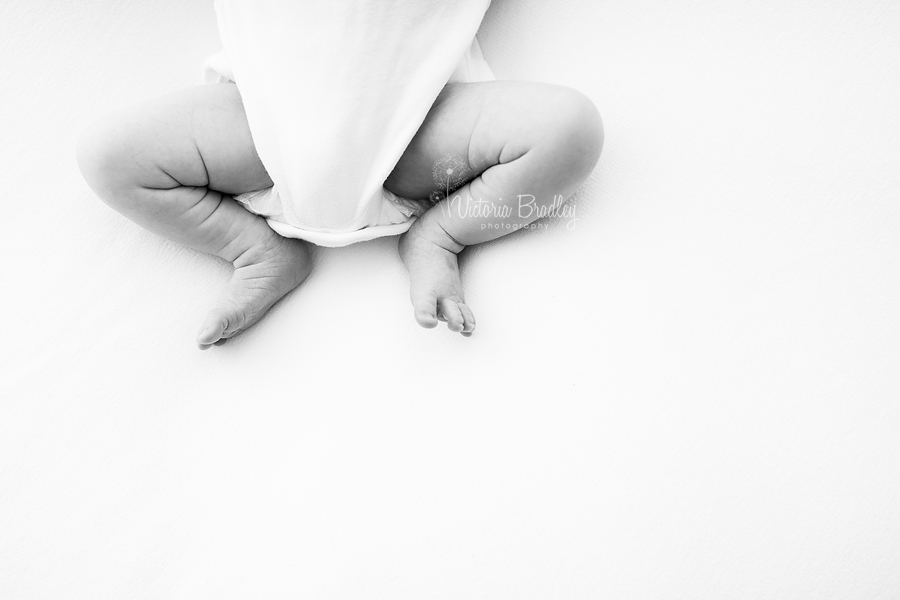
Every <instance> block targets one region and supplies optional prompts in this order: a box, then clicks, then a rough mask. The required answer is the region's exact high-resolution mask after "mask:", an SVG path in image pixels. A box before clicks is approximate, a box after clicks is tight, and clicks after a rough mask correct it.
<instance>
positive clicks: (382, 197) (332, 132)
mask: <svg viewBox="0 0 900 600" xmlns="http://www.w3.org/2000/svg"><path fill="white" fill-rule="evenodd" d="M488 4H489V2H488V0H456V1H454V2H447V1H446V0H420V1H417V2H409V1H408V0H379V1H377V2H373V1H372V0H307V1H305V2H294V1H292V0H253V1H247V0H216V3H215V7H216V16H217V21H218V30H219V37H220V38H221V40H222V45H223V46H224V48H223V50H222V52H221V53H219V54H218V55H216V56H214V57H212V58H211V59H210V60H208V61H207V63H206V65H205V67H206V71H207V76H206V78H205V79H206V80H207V81H209V80H212V81H221V80H222V79H226V80H231V81H234V82H236V83H237V86H238V88H239V89H240V91H241V99H242V101H243V104H244V109H245V110H246V112H247V121H248V122H249V124H250V132H251V134H252V136H253V141H254V144H255V146H256V151H257V153H258V154H259V157H260V160H261V161H262V163H263V165H265V167H266V171H267V172H268V173H269V176H270V177H271V178H272V181H273V182H274V184H275V185H274V186H273V187H271V188H269V189H267V190H262V191H258V192H256V191H255V193H253V194H242V195H240V196H238V197H237V198H236V199H237V200H238V201H239V202H242V203H244V204H245V206H247V207H248V208H249V209H250V210H252V211H253V212H255V213H257V214H260V215H262V216H264V217H266V218H267V221H268V222H269V225H270V226H271V227H272V228H273V229H275V231H277V232H278V233H280V234H282V235H285V236H288V237H298V238H302V239H305V240H309V241H311V242H314V243H316V244H319V245H322V246H329V247H335V246H345V245H347V244H350V243H354V242H359V241H365V240H369V239H373V238H375V237H380V236H383V235H397V234H400V233H403V232H404V231H406V230H407V229H409V226H410V225H411V224H412V221H413V220H415V218H416V217H417V216H418V215H420V214H421V213H423V212H424V211H425V210H427V208H428V207H429V206H430V205H429V204H428V203H427V202H418V203H416V202H414V201H413V200H411V199H401V198H398V197H397V196H395V195H394V194H392V193H390V192H389V191H387V190H385V189H384V188H383V187H382V185H381V184H382V183H383V182H384V181H385V180H386V179H387V178H388V175H390V173H391V171H392V170H393V169H394V166H395V165H396V164H397V161H399V160H400V156H401V155H402V154H403V151H404V150H405V149H406V147H407V146H408V145H409V142H410V140H412V138H413V136H414V135H415V134H416V131H417V130H418V129H419V125H421V124H422V121H424V119H425V115H426V114H427V113H428V110H429V109H430V108H431V106H432V104H433V103H434V100H435V98H437V95H438V93H439V92H440V91H441V88H443V86H444V85H445V84H447V83H448V82H473V81H486V80H489V79H493V75H492V74H491V70H490V68H489V67H488V66H487V64H486V63H485V61H484V60H483V59H482V57H481V51H480V49H479V46H478V43H477V42H476V41H475V40H474V37H475V32H476V31H477V29H478V26H479V24H480V23H481V21H482V19H483V18H484V13H485V10H486V9H487V7H488ZM470 64H477V65H479V66H480V67H481V68H480V69H478V70H477V71H476V70H472V69H469V68H468V67H469V65H470ZM210 71H212V72H213V73H215V74H216V76H215V77H210V76H209V72H210Z"/></svg>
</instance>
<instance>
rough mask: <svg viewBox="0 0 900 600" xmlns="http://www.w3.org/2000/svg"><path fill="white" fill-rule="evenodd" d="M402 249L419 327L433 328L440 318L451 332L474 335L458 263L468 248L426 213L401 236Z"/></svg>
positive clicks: (471, 317) (473, 321)
mask: <svg viewBox="0 0 900 600" xmlns="http://www.w3.org/2000/svg"><path fill="white" fill-rule="evenodd" d="M399 248H400V258H401V259H402V260H403V264H405V265H406V268H407V270H408V271H409V297H410V299H411V300H412V304H413V309H414V311H415V317H416V321H418V323H419V325H421V326H422V327H427V328H429V329H430V328H432V327H434V326H436V325H437V322H438V320H439V319H440V320H441V321H446V322H447V328H448V329H450V331H457V332H461V333H462V334H463V335H464V336H467V337H468V336H470V335H472V331H473V330H474V329H475V316H474V315H473V314H472V311H471V309H470V308H469V307H468V306H466V304H465V301H464V300H463V293H462V284H461V283H460V280H459V266H458V265H457V262H456V255H457V254H459V252H460V251H461V250H462V249H463V248H464V246H462V245H460V244H458V243H457V242H455V241H454V240H453V238H451V237H450V236H449V235H447V233H446V232H445V231H444V230H443V229H442V228H441V227H440V225H438V223H437V222H436V221H435V220H434V219H433V218H432V217H431V216H429V213H427V212H426V213H425V214H424V215H422V216H421V217H420V218H419V219H418V220H417V221H416V222H415V223H413V225H412V227H410V229H409V231H407V232H406V233H404V234H403V235H402V236H400V245H399Z"/></svg>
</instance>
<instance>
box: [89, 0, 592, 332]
mask: <svg viewBox="0 0 900 600" xmlns="http://www.w3.org/2000/svg"><path fill="white" fill-rule="evenodd" d="M266 2H268V3H269V6H266V7H265V10H263V9H259V8H258V7H259V6H261V5H262V4H265V2H263V0H256V2H255V3H251V2H246V3H244V4H242V3H241V2H239V1H238V0H235V1H233V2H232V1H230V0H218V1H217V3H216V10H217V14H218V18H219V30H220V33H221V34H222V37H223V44H224V45H225V50H226V51H227V56H228V58H229V59H230V60H231V61H232V62H233V64H232V65H230V66H229V67H227V68H226V69H223V70H225V71H229V72H228V73H226V75H225V76H223V77H222V78H221V79H220V80H219V81H220V82H219V83H212V84H205V85H198V86H195V87H191V88H188V89H184V90H180V91H177V92H174V93H170V94H168V95H165V96H162V97H160V98H157V99H153V100H150V101H148V102H145V103H143V104H140V105H138V106H134V107H131V108H127V109H124V110H121V111H118V112H116V113H113V114H111V115H108V116H106V117H104V118H102V119H100V120H99V121H97V122H95V123H94V124H93V125H91V126H90V127H89V128H88V129H87V130H86V131H85V132H84V133H83V134H82V136H81V137H80V139H79V143H78V147H77V160H78V164H79V167H80V168H81V172H82V173H83V175H84V178H85V180H86V181H87V183H88V184H89V185H90V187H91V188H92V189H93V190H94V192H95V193H96V194H97V195H98V196H99V197H100V198H101V199H103V200H104V201H105V202H106V203H107V204H109V205H110V206H112V207H113V208H114V209H116V210H117V211H119V212H120V213H122V214H123V215H125V216H126V217H128V218H129V219H131V220H133V221H134V222H136V223H137V224H139V225H141V226H142V227H144V228H146V229H148V230H150V231H152V232H154V233H157V234H159V235H162V236H164V237H166V238H168V239H170V240H173V241H176V242H179V243H181V244H185V245H188V246H191V247H192V248H196V249H199V250H202V251H204V252H209V253H212V254H215V255H216V256H219V257H221V258H223V259H225V260H227V261H228V262H230V263H232V264H233V266H234V273H233V275H232V278H231V281H230V282H229V283H228V285H227V286H226V287H225V288H224V290H223V292H222V294H221V295H220V298H219V300H218V301H217V302H216V304H215V306H214V307H213V308H212V310H210V311H209V313H208V314H207V316H206V319H205V320H204V322H203V324H202V327H201V328H200V331H199V333H198V335H197V344H198V345H199V346H200V348H201V349H206V348H209V347H210V346H212V345H219V344H222V343H224V342H225V341H226V340H227V339H228V338H231V337H233V336H235V335H237V334H238V333H240V332H241V331H243V330H245V329H247V328H248V327H251V326H252V325H253V324H254V323H256V322H257V321H258V320H259V319H260V318H261V317H262V316H263V315H264V314H265V313H266V311H268V310H269V308H270V307H271V306H272V305H273V304H275V303H276V302H277V301H278V300H279V299H281V298H282V297H283V296H284V295H285V294H287V293H288V292H289V291H291V290H292V289H294V288H295V287H297V286H298V285H299V284H300V283H301V282H302V281H303V280H304V279H305V278H306V277H307V275H308V274H309V272H310V268H311V260H310V250H309V244H310V243H311V241H312V242H315V243H324V245H340V244H341V243H350V242H353V241H360V240H365V239H369V238H371V237H377V235H389V234H396V233H398V232H400V231H403V233H402V234H401V235H400V239H399V252H400V257H401V259H402V261H403V263H404V265H405V266H406V268H407V270H408V271H409V280H410V298H411V300H412V305H413V310H414V316H415V320H416V321H417V322H418V323H419V325H421V326H422V327H426V328H432V327H435V326H436V325H437V323H438V321H439V320H440V321H445V322H446V323H447V327H448V328H449V329H450V331H453V332H460V333H462V335H464V336H469V335H471V334H472V332H473V330H474V329H475V316H474V314H473V312H472V310H471V308H470V307H469V306H468V305H467V304H466V303H465V300H464V296H463V288H462V284H461V282H460V276H459V269H458V267H457V255H459V253H460V252H462V251H463V250H464V249H465V248H466V247H467V246H470V245H473V244H479V243H481V242H486V241H488V240H492V239H495V238H498V237H500V236H503V235H507V234H508V233H511V232H513V231H515V230H517V229H519V228H521V227H523V226H526V225H528V224H529V223H531V222H532V221H534V220H536V219H537V218H538V217H539V216H541V215H546V214H547V212H548V210H550V211H552V210H553V209H554V208H557V207H558V206H559V205H560V204H561V203H562V201H563V200H565V199H568V198H569V197H570V196H571V195H572V194H573V193H574V192H575V190H576V189H577V188H578V187H579V186H580V185H581V184H582V183H583V182H584V180H585V179H586V178H587V176H588V175H589V174H590V173H591V171H592V170H593V168H594V166H595V165H596V163H597V161H598V159H599V156H600V150H601V146H602V143H603V129H602V124H601V120H600V116H599V114H598V112H597V109H596V108H595V106H594V104H593V103H592V102H591V101H590V100H589V99H588V98H587V97H586V96H584V95H583V94H581V93H580V92H577V91H575V90H572V89H569V88H566V87H561V86H557V85H549V84H543V83H531V82H519V81H485V80H475V81H473V80H471V79H469V80H467V79H466V78H465V77H451V78H450V79H449V80H448V79H447V74H448V72H449V71H452V70H453V68H454V63H455V62H456V61H458V60H459V59H460V55H461V54H462V53H463V51H464V50H465V48H466V47H468V46H469V44H470V43H471V42H472V39H473V37H474V31H475V29H477V27H478V23H479V22H480V20H481V17H482V16H483V14H484V10H486V8H487V0H465V1H463V0H454V2H449V1H448V2H446V3H444V4H445V5H446V6H444V5H440V3H436V2H431V3H422V2H420V3H415V2H409V1H408V0H392V1H391V0H378V1H377V2H376V0H329V1H328V2H318V3H317V2H309V3H287V2H281V3H279V2H276V1H275V0H266ZM425 4H427V5H428V6H427V7H426V8H427V11H424V10H423V11H422V12H420V13H417V12H416V10H417V7H418V6H419V5H425ZM295 5H302V6H303V8H302V10H304V11H306V13H305V14H304V15H302V17H303V19H304V20H305V22H312V21H309V19H316V21H315V22H316V23H317V24H318V25H319V26H318V27H317V28H313V29H314V30H316V31H324V32H325V33H324V34H322V36H321V38H315V37H314V36H315V35H316V34H315V31H310V32H309V34H308V35H306V36H297V40H294V39H293V38H291V39H289V40H284V39H282V40H281V41H279V40H278V38H277V36H275V35H273V34H272V32H271V27H269V25H271V21H272V19H273V18H279V19H280V20H281V21H282V22H284V21H285V20H288V19H293V18H295V17H296V15H295V14H294V13H293V12H290V11H297V10H301V9H300V8H297V6H295ZM361 5H364V8H365V9H366V11H368V12H365V13H364V14H366V15H367V16H368V18H369V19H370V22H368V23H366V24H365V28H364V29H361V30H360V31H359V32H357V33H356V34H354V35H343V36H338V40H339V43H334V45H333V46H331V47H330V48H325V50H326V51H329V52H331V54H330V55H329V54H328V52H321V53H320V54H317V55H316V56H312V55H311V52H313V51H312V50H310V48H311V47H313V48H316V52H320V51H321V50H322V44H325V43H328V42H327V40H330V39H333V37H334V36H333V35H329V32H328V29H329V27H343V28H346V27H352V26H353V23H355V22H356V21H355V20H353V19H347V18H345V17H343V16H340V15H338V16H336V15H337V14H338V12H336V11H339V10H340V9H342V8H347V9H350V8H352V9H354V10H358V9H359V8H360V6H361ZM464 5H465V6H464ZM436 6H437V7H438V8H437V9H436V8H435V7H436ZM470 9H471V10H470ZM277 10H283V11H288V12H286V13H284V14H283V15H281V16H280V17H279V16H278V15H277V13H275V12H274V11H277ZM316 10H319V13H316V14H313V13H315V11H316ZM440 10H443V11H445V12H443V13H441V14H436V12H440ZM467 10H469V13H466V11H467ZM254 11H256V12H254ZM273 14H274V15H275V16H273ZM355 14H356V13H354V15H355ZM339 17H340V18H339ZM254 19H255V20H256V21H258V22H260V23H263V22H264V23H266V24H267V30H266V31H265V32H264V33H260V35H258V36H256V37H254V35H253V29H252V25H253V23H254ZM454 19H455V20H454ZM371 20H374V21H376V22H377V25H378V27H380V28H381V29H380V30H379V35H377V36H376V35H369V34H368V33H367V32H370V31H371V30H372V29H373V27H372V23H371ZM410 23H414V24H415V27H410ZM429 23H435V27H438V26H439V27H440V31H439V33H440V35H433V34H434V33H435V32H436V31H437V30H435V31H429V29H428V27H429ZM391 27H397V28H399V29H401V30H402V31H403V32H405V33H406V35H405V36H404V35H391V33H390V32H387V33H385V32H384V31H383V29H384V28H391ZM332 33H333V32H332ZM311 40H312V41H311ZM242 44H243V45H242ZM249 44H256V45H254V46H252V47H250V46H248V45H249ZM265 44H281V46H278V47H274V46H272V47H268V46H266V45H265ZM290 44H295V45H296V44H307V46H303V47H302V48H301V47H300V46H296V47H290ZM309 44H313V46H309ZM367 44H368V45H367ZM285 45H287V46H285ZM301 50H302V51H303V52H306V53H308V54H310V55H304V54H303V53H300V52H301ZM337 53H342V56H339V57H336V58H335V59H334V60H333V61H332V62H331V64H328V65H326V66H327V69H325V70H324V71H323V67H322V64H323V61H324V62H325V63H327V62H328V60H327V58H328V56H337ZM348 55H349V56H350V58H351V59H352V60H347V56H348ZM304 57H305V58H306V59H307V60H306V61H304ZM451 59H452V60H451ZM278 60H290V61H291V62H290V63H285V65H286V66H285V68H284V69H281V70H280V71H279V70H276V69H272V68H271V65H272V64H277V61H278ZM254 61H257V62H254ZM263 61H264V62H263ZM404 61H406V62H404ZM307 64H309V65H311V66H309V67H305V66H304V65H307ZM423 64H424V65H427V68H426V67H421V68H420V66H419V65H423ZM304 68H305V69H306V70H304ZM310 69H312V70H310ZM273 73H278V74H279V75H278V76H277V77H276V76H275V75H273ZM285 73H287V74H285ZM409 73H412V75H408V74H409ZM435 78H437V79H435ZM435 82H437V88H436V90H435V91H436V95H435V94H434V93H432V92H431V89H435V88H434V87H433V86H434V85H435ZM276 83H277V85H276ZM278 85H281V86H282V87H283V86H300V87H299V89H300V90H302V89H313V88H315V89H318V90H320V92H319V93H316V94H312V93H310V94H307V95H304V94H303V92H302V91H300V92H299V93H295V91H297V89H298V88H297V87H294V88H290V90H289V92H285V93H281V94H279V93H278V89H279V88H278V87H277V86H278ZM391 86H393V87H391ZM261 89H264V90H265V93H262V92H261V91H260V90H261ZM283 89H287V88H283ZM288 93H289V94H290V95H289V96H288ZM360 93H364V94H365V101H364V102H362V103H361V102H360V100H359V97H358V94H360ZM329 94H330V95H329ZM354 94H357V96H354ZM285 98H290V103H288V102H286V101H285ZM346 98H351V99H352V101H353V102H354V104H352V105H350V104H347V102H345V99H346ZM410 98H411V99H413V100H415V99H419V103H421V102H422V99H424V100H426V101H427V103H428V104H427V105H426V106H424V109H423V113H424V116H423V115H417V114H416V106H417V104H416V102H414V101H407V100H408V99H410ZM279 99H280V103H279ZM281 106H290V107H291V108H292V111H291V112H290V114H287V112H286V109H285V110H284V111H282V112H281V113H280V112H279V111H280V110H282V109H281V108H279V107H281ZM297 106H299V107H300V109H299V110H297V109H296V107H297ZM348 106H353V107H356V108H353V109H352V111H351V109H349V108H347V107H348ZM341 111H344V112H343V113H342V112H341ZM282 113H284V114H282ZM298 115H299V116H298ZM267 119H268V120H267ZM278 119H283V120H282V121H278ZM297 119H305V120H301V121H297ZM291 120H294V121H296V122H297V123H299V125H298V127H299V129H294V130H292V129H291V127H290V124H289V123H288V121H291ZM272 122H274V123H275V125H271V123H272ZM285 123H287V124H285ZM322 123H327V124H328V127H329V128H332V129H339V130H341V131H344V129H346V131H348V132H351V133H350V134H348V135H351V137H347V135H344V136H343V137H342V136H340V135H337V136H336V137H332V136H329V135H327V132H326V131H322V129H323V127H318V126H317V124H319V125H321V124H322ZM344 124H346V125H347V127H346V128H345V127H344ZM410 126H412V129H409V127H410ZM266 127H269V130H267V129H266ZM391 127H395V129H391ZM404 127H405V128H406V129H404ZM297 131H299V132H300V133H299V134H297ZM403 131H409V132H410V134H411V136H412V137H411V139H410V138H409V137H407V138H405V139H404V141H403V143H402V144H401V145H399V146H392V144H396V141H397V140H398V139H403V137H402V135H403V134H402V132H403ZM359 132H364V133H365V135H357V134H358V133H359ZM398 132H399V133H398ZM270 133H271V135H270ZM279 135H280V136H281V137H280V138H279V137H278V136H279ZM352 135H356V136H357V137H352ZM296 138H304V139H303V140H302V141H303V143H304V146H303V148H309V147H316V148H319V149H320V150H318V151H317V152H320V154H317V155H316V156H320V155H321V156H323V159H322V160H320V162H318V163H310V162H309V161H308V160H306V161H299V160H295V159H294V157H292V156H287V155H289V154H290V153H291V152H292V150H291V148H292V146H291V144H292V143H293V142H292V141H293V140H295V139H296ZM272 139H277V140H278V142H277V143H273V142H271V140H272ZM348 139H352V140H354V141H352V142H348V141H347V140H348ZM406 140H409V141H408V143H407V142H406ZM255 142H258V143H255ZM298 143H299V141H298ZM329 143H331V144H332V145H334V146H335V147H336V149H337V150H338V151H340V150H343V151H344V152H345V153H347V154H346V155H347V156H350V157H352V158H351V160H348V161H345V162H348V163H350V167H346V165H344V167H346V168H347V169H348V170H347V173H348V175H347V176H346V181H344V180H343V179H342V180H340V181H339V180H338V179H339V178H335V177H334V176H333V171H332V170H330V166H331V165H332V164H333V163H334V162H335V161H334V160H333V157H332V156H329V154H328V147H329ZM316 144H319V146H316ZM404 144H405V149H404ZM297 147H298V148H300V146H297ZM370 147H371V148H372V149H373V150H372V151H371V152H368V150H367V149H368V148H370ZM392 147H396V148H397V150H396V151H395V154H397V155H396V156H394V155H392V154H391V150H390V149H391V148H392ZM367 152H368V153H367ZM283 165H287V166H284V168H282V167H283ZM378 165H387V167H386V168H385V167H384V166H382V167H378ZM379 168H381V171H379ZM354 169H355V170H354ZM322 173H328V174H329V177H331V179H330V180H329V181H331V182H332V183H333V185H334V186H335V187H334V189H339V190H340V193H339V194H334V195H331V194H312V193H310V194H305V193H303V192H302V191H299V192H298V190H302V189H303V188H302V187H299V186H295V185H292V184H291V178H292V177H294V176H296V177H297V178H299V179H300V180H301V181H303V182H316V181H320V180H321V178H322ZM385 175H386V177H385ZM317 178H318V179H317ZM372 181H374V182H375V184H376V185H377V187H378V188H379V191H380V192H381V193H379V194H377V201H378V202H380V203H383V204H384V206H383V207H382V205H381V204H378V205H377V206H375V208H374V209H372V210H369V209H370V208H371V207H372V204H371V202H370V200H368V198H369V197H370V196H372V193H371V189H370V187H366V186H369V185H370V184H371V182H372ZM356 182H361V183H359V185H358V186H357V187H351V188H348V187H347V185H356ZM382 182H383V183H382ZM382 187H383V190H381V188H382ZM317 189H319V188H317ZM347 189H351V190H352V191H353V194H354V196H353V198H352V200H353V202H354V203H353V204H352V206H351V209H348V210H347V211H344V212H345V213H347V214H351V215H352V216H353V218H356V217H357V216H359V215H362V214H363V213H366V212H367V211H368V212H369V213H371V214H376V216H377V218H378V219H384V218H387V219H388V220H387V221H386V222H384V223H382V222H381V221H377V222H376V221H371V222H369V221H365V220H364V219H363V220H356V221H353V223H357V224H359V223H364V226H363V227H358V228H357V229H353V227H350V228H349V229H348V228H347V227H344V228H343V229H340V228H335V227H329V226H328V225H329V224H328V223H327V222H325V223H324V225H322V226H320V227H310V228H308V230H306V229H304V227H303V224H302V223H300V224H299V225H298V223H297V222H295V221H293V220H292V219H291V217H290V215H297V214H299V215H301V217H302V216H303V215H304V214H312V215H329V214H331V213H332V212H335V211H333V210H331V209H332V208H333V207H336V206H339V204H338V203H340V202H343V201H344V199H343V197H342V196H343V195H347V194H346V190H347ZM357 189H360V190H364V193H360V194H357ZM262 192H265V197H264V198H263V199H264V200H265V202H261V203H260V204H259V206H257V205H255V204H254V198H256V197H258V195H259V194H260V193H262ZM382 194H383V195H382ZM358 197H359V198H365V199H366V202H364V203H359V202H357V198H358ZM385 198H389V199H390V202H388V201H387V200H385ZM236 199H237V200H236ZM301 203H302V205H301ZM260 206H261V208H259V207H260ZM404 206H405V207H406V208H404ZM273 207H274V208H273ZM304 211H305V212H304ZM329 211H331V212H329ZM388 213H389V214H388ZM385 214H388V216H387V217H384V215H385ZM360 218H362V217H360ZM301 220H302V219H301ZM326 221H327V219H326ZM319 225H321V224H319ZM354 227H355V226H354ZM276 230H277V231H276ZM373 231H374V232H375V234H371V232H373ZM335 232H336V234H337V238H335V239H342V240H345V241H344V242H339V243H329V242H328V241H327V240H328V239H332V238H329V237H328V235H330V234H332V233H335ZM341 236H343V237H341ZM310 240H311V241H310ZM321 240H326V241H325V242H321Z"/></svg>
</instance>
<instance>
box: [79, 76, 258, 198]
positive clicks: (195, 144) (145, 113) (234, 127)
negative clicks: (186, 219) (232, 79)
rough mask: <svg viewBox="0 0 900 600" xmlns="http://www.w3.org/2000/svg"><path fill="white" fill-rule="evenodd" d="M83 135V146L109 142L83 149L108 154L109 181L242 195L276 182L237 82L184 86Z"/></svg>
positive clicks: (105, 156) (108, 119)
mask: <svg viewBox="0 0 900 600" xmlns="http://www.w3.org/2000/svg"><path fill="white" fill-rule="evenodd" d="M84 138H85V139H82V140H81V142H80V144H81V145H82V146H91V145H100V146H102V148H103V151H102V152H85V153H83V154H85V155H86V156H93V157H99V158H100V159H102V160H103V162H104V164H103V165H97V166H98V168H102V169H104V171H105V172H106V173H107V175H106V176H105V177H104V178H103V179H104V185H106V186H113V187H121V188H129V187H133V186H140V187H144V188H149V189H172V188H176V187H179V186H188V187H208V188H209V189H211V190H215V191H218V192H222V193H225V194H242V193H246V192H252V191H256V190H259V189H263V188H266V187H269V186H271V185H272V181H271V179H270V178H269V175H268V173H267V172H266V169H265V167H264V166H263V164H262V162H261V161H260V159H259V156H258V155H257V153H256V148H255V147H254V145H253V138H252V137H251V135H250V127H249V125H248V123H247V116H246V114H245V112H244V107H243V103H242V102H241V96H240V93H238V89H237V86H236V85H234V84H232V83H218V84H205V85H198V86H194V87H190V88H186V89H181V90H178V91H175V92H171V93H169V94H166V95H163V96H160V97H157V98H153V99H151V100H148V101H145V102H142V103H140V104H136V105H133V106H130V107H128V108H125V109H122V110H119V111H116V112H114V113H111V114H109V115H107V116H105V117H103V118H102V119H100V120H99V121H98V122H97V123H95V124H94V125H93V126H91V127H90V128H89V129H88V131H87V132H85V135H84ZM88 168H90V165H88ZM110 191H113V190H110Z"/></svg>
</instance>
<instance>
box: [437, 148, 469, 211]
mask: <svg viewBox="0 0 900 600" xmlns="http://www.w3.org/2000/svg"><path fill="white" fill-rule="evenodd" d="M431 174H432V176H433V177H434V184H435V185H436V186H437V188H438V189H437V190H435V191H433V192H432V193H431V195H430V196H429V198H430V199H431V200H432V201H433V202H439V201H441V200H443V199H444V198H446V197H447V196H449V195H450V193H451V192H454V191H456V190H458V189H459V188H461V187H462V186H463V185H465V183H466V182H467V181H468V180H469V177H468V176H469V166H468V165H467V164H466V161H465V159H463V158H460V157H459V156H454V155H453V154H448V155H446V156H445V157H444V158H442V159H440V160H438V161H435V163H434V167H433V168H432V170H431Z"/></svg>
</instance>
